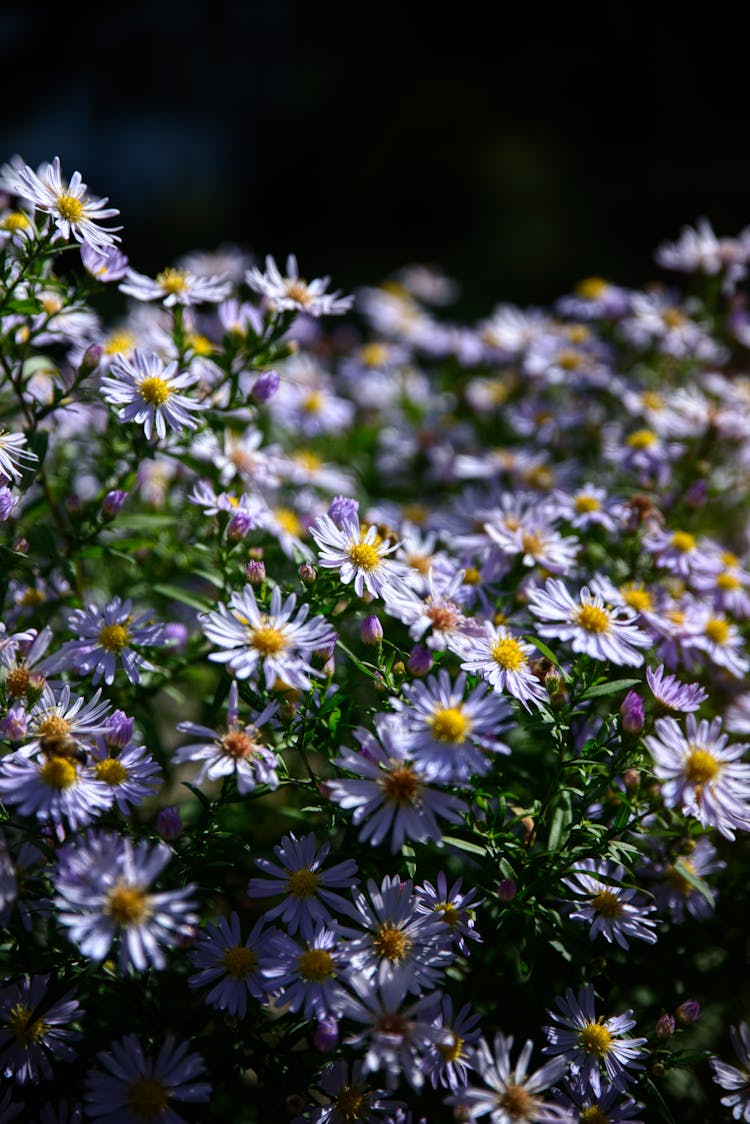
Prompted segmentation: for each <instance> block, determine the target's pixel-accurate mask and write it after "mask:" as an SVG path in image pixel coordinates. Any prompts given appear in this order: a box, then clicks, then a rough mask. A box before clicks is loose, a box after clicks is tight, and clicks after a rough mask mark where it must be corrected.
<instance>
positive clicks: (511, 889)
mask: <svg viewBox="0 0 750 1124" xmlns="http://www.w3.org/2000/svg"><path fill="white" fill-rule="evenodd" d="M497 896H498V898H499V899H500V901H501V902H505V903H506V904H507V903H508V902H512V901H513V899H514V897H515V896H516V883H515V879H513V878H503V880H502V882H500V884H499V885H498V887H497Z"/></svg>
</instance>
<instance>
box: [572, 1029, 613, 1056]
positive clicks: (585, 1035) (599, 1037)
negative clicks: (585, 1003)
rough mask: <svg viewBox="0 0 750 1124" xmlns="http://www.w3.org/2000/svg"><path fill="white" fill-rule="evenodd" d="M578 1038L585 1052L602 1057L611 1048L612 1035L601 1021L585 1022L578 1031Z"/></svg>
mask: <svg viewBox="0 0 750 1124" xmlns="http://www.w3.org/2000/svg"><path fill="white" fill-rule="evenodd" d="M578 1039H579V1041H580V1043H581V1046H582V1047H583V1049H584V1050H585V1052H586V1053H587V1054H593V1055H594V1057H596V1058H604V1057H606V1055H607V1054H608V1053H609V1051H610V1049H611V1048H612V1035H611V1034H610V1033H609V1031H608V1030H607V1028H606V1026H602V1024H601V1023H586V1025H585V1027H584V1028H583V1029H582V1030H579V1032H578Z"/></svg>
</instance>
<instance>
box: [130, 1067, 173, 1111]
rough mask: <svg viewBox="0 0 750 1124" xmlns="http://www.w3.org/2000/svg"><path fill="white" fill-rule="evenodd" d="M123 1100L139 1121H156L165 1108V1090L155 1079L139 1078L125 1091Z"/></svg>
mask: <svg viewBox="0 0 750 1124" xmlns="http://www.w3.org/2000/svg"><path fill="white" fill-rule="evenodd" d="M125 1100H126V1102H127V1104H128V1105H129V1107H130V1108H131V1109H132V1110H133V1113H134V1114H135V1116H136V1117H137V1118H138V1119H140V1120H157V1119H158V1118H159V1117H161V1116H163V1115H164V1110H165V1109H166V1108H167V1090H166V1089H165V1088H164V1086H163V1085H162V1083H161V1081H157V1080H156V1078H155V1077H139V1078H138V1080H137V1081H134V1082H133V1084H132V1085H131V1086H130V1088H129V1089H128V1091H127V1094H126V1096H125Z"/></svg>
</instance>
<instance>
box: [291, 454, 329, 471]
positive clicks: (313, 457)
mask: <svg viewBox="0 0 750 1124" xmlns="http://www.w3.org/2000/svg"><path fill="white" fill-rule="evenodd" d="M292 460H293V461H294V463H295V464H298V465H300V467H301V468H306V469H307V471H308V472H317V471H318V469H319V468H322V466H323V461H322V459H321V458H320V457H319V456H318V455H317V453H311V452H310V450H309V449H299V450H298V451H297V452H296V453H294V454H293V455H292Z"/></svg>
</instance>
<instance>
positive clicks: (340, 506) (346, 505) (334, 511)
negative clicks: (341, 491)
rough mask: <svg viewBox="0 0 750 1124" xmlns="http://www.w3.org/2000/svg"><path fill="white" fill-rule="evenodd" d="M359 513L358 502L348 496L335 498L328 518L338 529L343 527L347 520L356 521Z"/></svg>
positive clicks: (329, 507)
mask: <svg viewBox="0 0 750 1124" xmlns="http://www.w3.org/2000/svg"><path fill="white" fill-rule="evenodd" d="M358 513H359V504H358V502H357V501H356V500H352V499H350V498H349V497H348V496H334V497H333V499H332V500H331V502H330V504H329V506H328V516H329V518H330V519H332V520H333V522H334V523H335V524H336V526H337V527H341V525H342V524H343V522H344V520H345V519H354V518H355V517H356V516H357V515H358Z"/></svg>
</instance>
